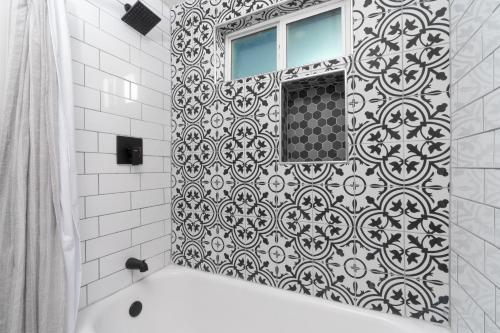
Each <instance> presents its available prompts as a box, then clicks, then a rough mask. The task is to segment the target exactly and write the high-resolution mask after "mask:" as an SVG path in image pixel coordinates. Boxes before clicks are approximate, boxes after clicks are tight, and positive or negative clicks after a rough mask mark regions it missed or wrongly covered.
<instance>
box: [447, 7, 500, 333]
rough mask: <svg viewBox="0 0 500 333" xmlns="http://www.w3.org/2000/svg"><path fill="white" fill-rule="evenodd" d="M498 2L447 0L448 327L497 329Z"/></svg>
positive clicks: (470, 331) (459, 331) (466, 331)
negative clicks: (449, 124) (449, 107)
mask: <svg viewBox="0 0 500 333" xmlns="http://www.w3.org/2000/svg"><path fill="white" fill-rule="evenodd" d="M499 29H500V0H452V1H451V54H452V62H451V66H452V87H451V96H452V100H453V103H452V104H453V110H452V112H453V114H452V147H453V150H452V181H451V184H452V204H451V208H452V212H451V223H452V225H451V256H450V258H451V260H450V265H451V267H450V276H451V316H452V318H451V321H450V322H451V327H452V332H453V333H490V332H491V333H493V332H496V333H499V332H500V135H499V133H500V130H499V129H500V89H499V86H500V33H499V31H500V30H499Z"/></svg>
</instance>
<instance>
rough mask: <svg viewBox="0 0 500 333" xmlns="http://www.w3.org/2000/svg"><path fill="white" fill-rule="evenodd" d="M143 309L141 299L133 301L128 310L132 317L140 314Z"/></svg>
mask: <svg viewBox="0 0 500 333" xmlns="http://www.w3.org/2000/svg"><path fill="white" fill-rule="evenodd" d="M141 311H142V303H141V302H139V301H135V302H134V303H132V305H131V306H130V309H129V310H128V313H129V315H130V316H131V317H137V316H138V315H140V314H141Z"/></svg>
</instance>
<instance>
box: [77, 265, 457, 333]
mask: <svg viewBox="0 0 500 333" xmlns="http://www.w3.org/2000/svg"><path fill="white" fill-rule="evenodd" d="M134 301H141V302H142V304H143V309H142V313H141V314H140V315H139V316H138V317H136V318H132V317H130V315H129V307H130V305H131V304H132V303H133V302H134ZM128 332H130V333H132V332H133V333H156V332H158V333H160V332H161V333H202V332H203V333H266V332H272V333H281V332H286V333H299V332H300V333H303V332H314V333H327V332H328V333H361V332H363V333H445V332H449V330H448V329H445V328H443V327H439V326H435V325H432V324H429V323H426V322H423V321H419V320H414V319H404V318H401V317H397V316H393V315H387V314H382V313H378V312H374V311H369V310H364V309H358V308H355V307H352V306H346V305H343V304H339V303H335V302H329V301H325V300H321V299H318V298H315V297H309V296H303V295H298V294H295V293H292V292H287V291H283V290H279V289H276V288H270V287H265V286H261V285H257V284H254V283H248V282H245V281H240V280H237V279H232V278H227V277H223V276H218V275H214V274H208V273H203V272H198V271H195V270H190V269H186V268H182V267H178V266H174V265H172V266H169V267H167V268H165V269H163V270H161V271H159V272H157V273H155V274H152V275H151V276H149V277H147V278H146V279H144V280H142V281H141V282H139V283H137V284H134V285H133V286H131V287H129V288H127V289H125V290H123V291H121V292H118V293H116V294H115V295H113V296H111V297H109V298H107V299H105V300H102V301H100V302H98V303H96V304H94V305H91V306H90V307H88V308H86V309H84V310H82V311H81V312H80V314H79V318H78V327H77V333H128Z"/></svg>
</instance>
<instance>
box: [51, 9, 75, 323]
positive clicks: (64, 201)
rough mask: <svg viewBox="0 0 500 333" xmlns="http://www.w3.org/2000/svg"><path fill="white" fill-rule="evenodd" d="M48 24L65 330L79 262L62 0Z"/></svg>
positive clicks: (66, 32) (71, 311)
mask: <svg viewBox="0 0 500 333" xmlns="http://www.w3.org/2000/svg"><path fill="white" fill-rule="evenodd" d="M47 3H48V9H49V24H50V31H51V36H52V44H53V50H54V55H55V58H56V61H55V63H56V67H57V76H58V86H59V94H58V115H59V124H58V125H59V159H60V169H59V171H60V180H61V188H60V194H61V195H60V198H61V220H60V221H59V231H60V234H61V241H62V246H63V251H64V262H65V267H66V270H65V273H66V289H67V291H66V293H67V297H66V300H67V306H66V309H67V315H66V316H67V318H66V325H67V327H66V329H67V332H73V331H74V327H75V325H76V317H77V314H78V304H79V297H80V282H81V265H80V238H79V235H78V221H79V216H78V191H77V186H76V184H77V181H76V173H77V170H76V158H75V146H74V119H73V105H74V104H73V76H72V66H71V59H72V57H71V46H70V40H69V30H68V21H67V16H66V6H65V2H64V1H61V0H47Z"/></svg>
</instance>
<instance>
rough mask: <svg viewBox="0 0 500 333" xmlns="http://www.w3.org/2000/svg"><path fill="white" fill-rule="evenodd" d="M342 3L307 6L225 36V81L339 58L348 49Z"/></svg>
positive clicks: (346, 11)
mask: <svg viewBox="0 0 500 333" xmlns="http://www.w3.org/2000/svg"><path fill="white" fill-rule="evenodd" d="M345 7H346V6H345V3H344V1H340V2H336V3H334V4H330V3H329V4H327V5H320V6H314V7H309V8H307V9H304V10H302V11H299V12H296V13H293V14H289V15H285V16H282V17H279V18H277V19H275V20H270V21H267V22H265V23H263V24H260V25H256V26H253V27H251V28H249V29H245V30H241V31H237V32H235V33H232V34H229V35H228V36H227V39H226V78H228V79H231V80H234V79H239V78H243V77H247V76H254V75H258V74H263V73H268V72H273V71H276V70H282V69H285V68H291V67H299V66H303V65H308V64H312V63H316V62H320V61H324V60H328V59H333V58H337V57H341V56H343V55H345V54H346V52H347V50H349V47H350V29H346V22H349V15H348V12H349V11H348V10H347V9H346V8H345Z"/></svg>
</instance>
